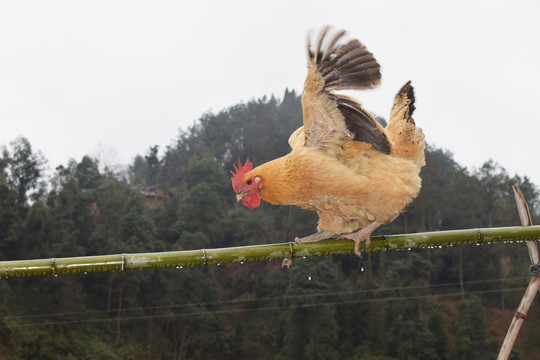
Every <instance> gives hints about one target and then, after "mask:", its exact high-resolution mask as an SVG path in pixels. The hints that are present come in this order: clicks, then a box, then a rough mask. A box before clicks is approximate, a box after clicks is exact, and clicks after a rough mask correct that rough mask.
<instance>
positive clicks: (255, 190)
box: [231, 159, 263, 209]
mask: <svg viewBox="0 0 540 360" xmlns="http://www.w3.org/2000/svg"><path fill="white" fill-rule="evenodd" d="M252 169H253V164H251V162H250V161H249V159H247V161H246V163H245V164H244V165H242V163H241V162H240V160H239V161H238V166H236V165H234V170H235V171H234V172H233V171H231V174H232V178H231V180H232V186H233V189H234V192H235V193H236V200H237V201H242V204H244V205H246V206H247V207H248V208H250V209H255V208H256V207H257V206H259V205H260V204H261V197H260V196H259V190H261V188H262V186H263V181H262V179H261V178H260V177H258V176H250V175H249V174H248V172H249V171H251V170H252Z"/></svg>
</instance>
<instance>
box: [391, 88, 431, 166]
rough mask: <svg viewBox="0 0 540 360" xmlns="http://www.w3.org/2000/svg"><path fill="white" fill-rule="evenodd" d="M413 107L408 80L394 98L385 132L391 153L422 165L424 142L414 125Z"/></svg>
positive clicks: (422, 134)
mask: <svg viewBox="0 0 540 360" xmlns="http://www.w3.org/2000/svg"><path fill="white" fill-rule="evenodd" d="M414 109H415V106H414V90H413V87H412V85H411V82H410V81H409V82H407V83H406V84H405V85H403V87H402V88H401V89H400V90H399V92H398V93H397V95H396V97H395V98H394V106H393V107H392V111H391V113H390V122H389V124H388V126H387V127H386V133H387V136H388V137H389V139H390V142H391V144H392V154H394V155H396V156H399V157H401V158H404V159H408V160H411V161H414V162H415V163H416V164H417V165H419V166H423V165H424V164H425V160H424V149H425V147H426V144H425V141H424V133H422V129H420V128H418V127H416V125H415V123H414V119H413V118H412V113H413V111H414Z"/></svg>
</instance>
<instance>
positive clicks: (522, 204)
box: [497, 185, 540, 360]
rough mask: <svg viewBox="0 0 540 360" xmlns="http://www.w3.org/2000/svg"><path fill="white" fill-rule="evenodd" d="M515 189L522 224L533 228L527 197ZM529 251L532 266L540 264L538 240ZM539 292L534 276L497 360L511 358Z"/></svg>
mask: <svg viewBox="0 0 540 360" xmlns="http://www.w3.org/2000/svg"><path fill="white" fill-rule="evenodd" d="M513 189H514V196H515V198H516V204H517V207H518V212H519V218H520V220H521V224H522V225H523V226H532V221H531V213H530V212H529V206H528V205H527V201H525V197H524V196H523V194H522V192H521V190H520V189H519V186H517V185H516V186H513ZM527 250H528V251H529V257H530V258H531V264H533V265H535V264H540V260H539V256H538V244H537V242H536V240H533V241H527ZM539 290H540V278H538V277H535V276H533V277H532V279H531V282H530V283H529V286H528V287H527V290H526V291H525V294H524V295H523V299H521V303H520V304H519V306H518V309H517V311H516V313H515V314H514V318H513V319H512V323H511V324H510V327H509V328H508V332H507V333H506V337H505V338H504V342H503V344H502V346H501V350H500V352H499V356H497V360H506V359H508V356H510V352H511V351H512V348H513V347H514V343H515V342H516V338H517V336H518V333H519V329H521V325H522V324H523V321H524V320H525V317H526V316H527V312H528V311H529V308H530V307H531V304H532V302H533V300H534V297H535V296H536V293H537V292H538V291H539Z"/></svg>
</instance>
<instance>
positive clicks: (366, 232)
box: [341, 221, 384, 257]
mask: <svg viewBox="0 0 540 360" xmlns="http://www.w3.org/2000/svg"><path fill="white" fill-rule="evenodd" d="M383 224H384V223H382V222H378V221H374V222H372V223H371V224H369V225H367V226H364V227H363V228H362V229H360V230H358V231H357V232H354V233H350V234H345V235H341V237H342V238H346V239H351V240H354V253H355V254H356V255H358V256H360V257H362V254H361V253H360V251H359V250H358V248H359V246H360V242H361V241H365V242H366V247H368V246H369V244H370V240H369V237H370V235H371V233H372V232H374V231H375V230H376V229H377V228H378V227H379V226H381V225H383Z"/></svg>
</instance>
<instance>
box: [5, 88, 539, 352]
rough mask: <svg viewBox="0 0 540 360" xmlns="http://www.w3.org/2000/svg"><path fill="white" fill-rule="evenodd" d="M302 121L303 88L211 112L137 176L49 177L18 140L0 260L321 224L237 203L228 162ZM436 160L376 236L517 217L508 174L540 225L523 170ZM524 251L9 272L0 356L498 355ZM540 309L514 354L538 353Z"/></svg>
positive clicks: (241, 236) (304, 231)
mask: <svg viewBox="0 0 540 360" xmlns="http://www.w3.org/2000/svg"><path fill="white" fill-rule="evenodd" d="M417 121H418V122H421V119H417ZM301 124H302V114H301V107H300V98H299V96H297V95H296V94H295V93H294V91H288V90H287V91H286V92H285V94H284V97H283V100H281V101H279V100H277V99H276V98H274V97H270V98H263V99H260V100H253V101H250V102H248V103H245V104H238V105H235V106H232V107H230V108H228V109H225V110H223V111H220V112H219V113H217V114H212V113H208V114H205V115H203V116H202V117H201V118H200V119H199V120H198V121H196V122H195V123H194V124H193V125H192V126H191V127H190V128H189V129H187V130H185V131H182V132H180V134H179V135H178V137H177V138H176V139H175V142H174V143H173V145H172V146H169V147H167V148H166V149H165V151H164V152H163V153H162V154H160V151H159V148H158V146H153V147H151V148H150V149H148V151H147V153H146V154H145V155H143V156H141V155H138V156H136V157H135V158H134V161H133V163H132V164H131V165H130V167H129V182H126V180H125V179H124V178H123V177H122V176H121V175H120V174H114V173H112V172H111V171H110V170H106V171H104V172H100V170H99V166H98V165H99V164H98V163H97V161H96V160H94V159H92V158H90V157H88V156H85V157H83V158H82V159H81V161H80V162H77V161H75V160H71V161H69V163H68V164H67V165H65V166H59V167H57V168H56V171H55V173H54V175H53V177H52V179H51V181H50V184H49V186H48V187H44V186H43V182H44V179H43V174H42V170H43V165H44V163H45V161H44V159H43V158H42V156H41V155H40V153H39V152H34V151H33V150H32V147H31V146H30V143H29V142H28V140H26V139H24V138H19V139H17V140H15V141H14V142H13V143H11V144H10V146H9V147H6V148H3V153H2V157H1V158H0V258H1V259H2V260H13V259H28V258H42V257H61V256H76V255H96V254H113V253H123V252H143V251H168V250H178V249H200V248H211V247H226V246H238V245H250V244H263V243H272V242H287V241H293V239H294V238H295V237H296V236H305V235H309V234H310V233H313V232H314V231H315V228H316V221H317V218H316V215H315V214H314V213H312V212H309V211H304V210H299V209H296V208H293V207H278V206H272V205H269V204H265V203H263V204H262V206H261V207H259V208H258V209H256V210H249V209H247V208H246V207H244V206H243V205H242V204H238V203H237V202H236V200H235V196H234V193H233V191H232V189H231V182H230V176H229V173H228V171H229V170H230V169H232V164H233V163H235V162H236V161H238V160H241V161H242V162H244V161H245V159H246V158H247V157H249V158H250V159H251V161H252V162H253V163H254V164H255V165H258V164H260V163H262V162H265V161H268V160H271V159H273V158H275V157H278V156H281V155H283V154H285V153H286V152H288V151H289V148H288V144H287V140H288V137H289V135H290V134H291V133H292V132H293V131H294V130H295V129H296V128H298V127H299V126H300V125H301ZM426 162H427V165H426V167H424V168H423V170H422V179H423V188H422V191H421V193H420V195H419V197H418V198H417V199H416V200H415V201H414V202H413V203H412V204H411V205H410V206H409V207H408V208H407V209H406V210H405V211H404V213H403V214H402V215H401V216H399V217H398V218H397V219H396V220H395V221H394V222H393V223H391V224H389V225H387V226H384V227H383V228H381V229H379V231H378V232H379V233H385V234H391V233H403V232H419V231H431V230H444V229H459V228H474V227H487V226H506V225H517V224H519V219H518V217H517V211H516V208H515V204H514V200H513V194H512V189H511V185H512V184H519V185H520V187H521V189H522V191H523V193H524V194H525V196H526V198H527V200H528V201H529V204H530V207H531V210H532V215H533V223H539V220H540V217H539V214H540V198H539V196H538V189H537V187H536V186H535V185H534V184H532V183H531V182H530V180H529V179H528V178H526V177H523V178H522V177H520V176H518V175H515V176H513V177H510V176H509V175H508V174H507V173H506V171H505V170H504V169H503V168H502V167H501V166H500V165H498V164H497V163H496V162H494V161H492V160H490V161H487V162H486V163H485V164H484V165H483V166H482V167H481V168H479V169H477V170H475V171H473V172H470V171H468V170H467V169H465V168H463V167H461V166H460V165H459V164H457V163H456V162H455V161H454V160H453V157H452V154H451V153H449V152H448V151H445V150H442V149H437V148H436V147H434V146H429V147H428V148H427V150H426ZM389 176H391V175H390V174H389ZM45 189H48V190H47V191H45ZM527 263H528V257H527V251H526V250H525V247H524V245H523V244H517V245H516V244H500V245H491V246H488V245H484V246H478V247H477V246H471V247H462V248H456V247H453V248H446V249H425V250H418V251H400V252H394V253H380V254H376V253H369V254H367V255H365V257H364V259H359V258H357V257H353V256H336V257H334V258H309V259H295V260H294V263H293V265H292V267H291V269H281V266H280V265H281V264H280V263H279V262H274V261H272V262H254V263H249V264H248V263H246V264H228V265H226V266H225V265H220V266H212V267H203V268H183V269H161V270H145V271H140V272H138V271H136V272H126V273H124V272H113V273H97V274H96V273H94V274H88V275H82V274H78V275H64V276H59V277H51V278H28V279H2V280H0V294H1V295H2V296H0V358H2V359H3V358H6V359H30V358H31V359H141V358H148V359H347V360H355V359H368V360H376V359H377V360H395V359H441V360H452V359H456V360H458V359H483V358H486V359H488V358H494V357H495V356H496V355H495V354H496V353H497V351H498V348H499V346H500V341H501V338H502V336H503V333H504V330H505V329H502V330H501V325H500V323H495V325H493V321H494V320H493V319H492V318H490V317H488V316H486V315H484V314H487V311H491V312H494V311H499V312H502V311H503V310H506V311H507V310H508V309H514V308H515V307H516V306H517V304H518V303H519V300H520V298H521V294H522V293H523V291H522V289H523V288H524V287H525V286H526V284H527V276H528V265H527ZM460 268H461V271H460ZM460 282H461V283H462V285H463V296H464V299H463V300H461V288H460ZM513 288H518V290H519V291H515V290H511V289H513ZM538 304H539V302H538V301H537V302H536V303H535V304H534V305H533V309H532V310H531V312H530V315H529V316H530V317H531V319H530V321H529V319H528V320H527V321H526V322H525V326H524V328H523V330H522V333H523V334H524V335H523V337H522V340H521V342H520V344H519V346H520V347H519V350H515V351H514V352H513V354H512V358H513V359H520V358H532V357H534V356H535V354H537V353H538V352H539V351H540V348H539V346H538V341H537V338H538V337H537V331H536V330H535V325H534V324H536V323H538V321H537V320H538V317H539V315H538V314H539V311H538V310H534V307H535V306H536V308H538ZM531 324H532V325H531ZM506 326H507V324H505V326H504V327H506Z"/></svg>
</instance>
